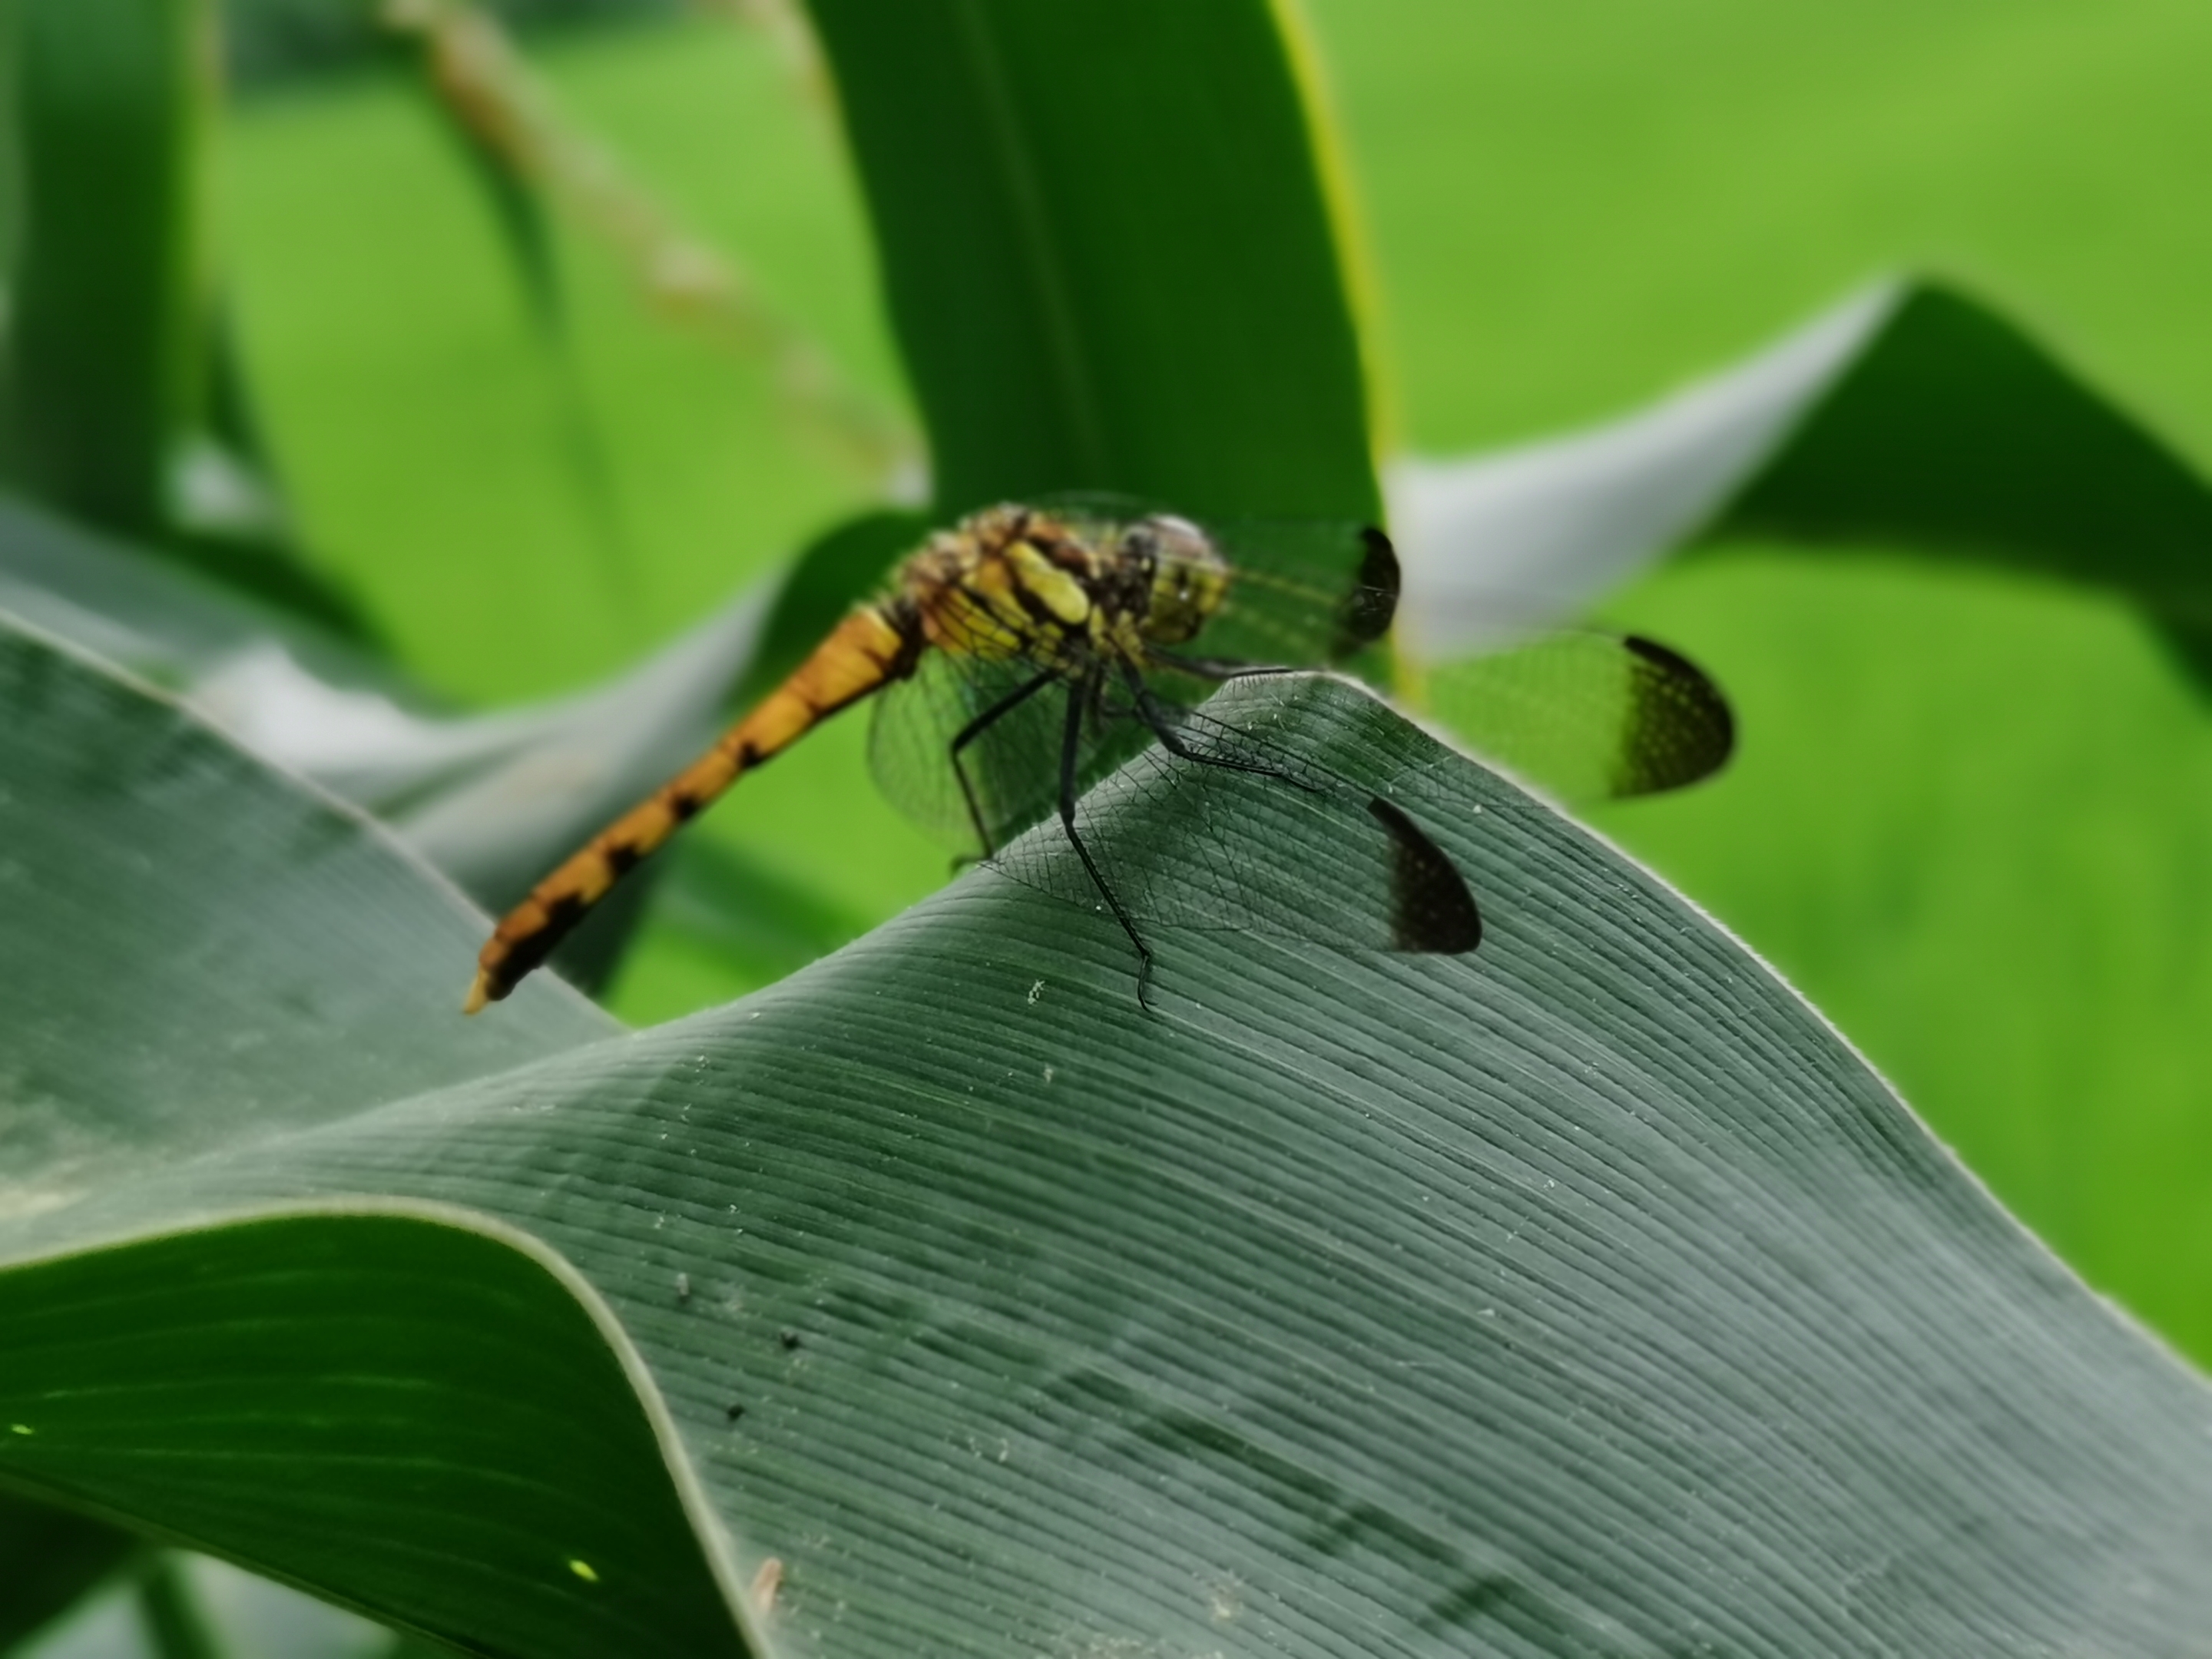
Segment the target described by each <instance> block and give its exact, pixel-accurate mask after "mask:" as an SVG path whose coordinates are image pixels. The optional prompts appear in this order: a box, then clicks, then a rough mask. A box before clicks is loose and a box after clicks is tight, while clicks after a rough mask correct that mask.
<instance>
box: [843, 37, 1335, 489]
mask: <svg viewBox="0 0 2212 1659" xmlns="http://www.w3.org/2000/svg"><path fill="white" fill-rule="evenodd" d="M810 10H811V13H812V15H813V17H814V21H815V25H816V27H817V30H818V32H819V33H820V36H821V40H822V45H823V50H824V52H825V53H826V54H827V57H828V58H829V65H830V68H831V70H832V71H833V72H834V73H835V75H836V80H837V87H838V92H839V95H840V100H841V106H842V111H843V113H844V118H845V124H846V130H847V132H848V136H849V137H850V139H851V142H852V146H853V153H854V161H855V162H856V163H857V165H858V166H859V167H860V177H861V181H862V183H863V185H865V186H866V191H867V197H868V204H869V209H870V213H871V216H872V220H873V222H874V227H875V232H876V240H877V252H878V258H879V260H880V262H881V265H882V270H883V280H884V297H885V300H886V301H887V303H888V305H889V307H890V313H891V317H892V320H893V322H894V324H895V325H896V329H897V331H898V338H899V343H900V345H901V346H902V349H903V350H904V353H905V356H906V362H907V368H908V374H909V376H910V377H911V379H912V380H913V383H914V386H915V396H916V398H917V401H918V402H919V403H920V404H921V410H922V414H923V416H924V419H925V421H926V422H927V425H928V428H929V437H930V442H931V446H932V449H933V458H934V462H935V465H936V493H937V499H938V504H939V507H940V508H943V509H945V510H946V511H957V510H964V509H965V508H967V507H973V506H975V505H978V504H980V503H981V502H984V501H992V500H996V499H998V498H1000V497H1005V496H1012V497H1016V498H1018V497H1020V496H1022V495H1028V494H1033V493H1038V492H1042V491H1048V490H1055V489H1112V490H1121V491H1126V492H1128V493H1130V494H1133V495H1141V496H1146V497H1149V498H1153V499H1158V500H1161V501H1170V502H1174V503H1176V504H1177V505H1179V506H1181V507H1184V508H1185V509H1186V510H1188V511H1190V512H1194V513H1201V514H1211V515H1216V516H1226V515H1234V514H1239V513H1276V514H1285V515H1313V516H1322V517H1333V518H1363V519H1368V520H1372V519H1374V518H1375V517H1376V513H1377V502H1376V495H1375V485H1374V482H1373V476H1372V472H1371V467H1370V460H1369V456H1368V443H1367V431H1366V408H1367V404H1366V395H1365V388H1364V383H1363V380H1362V373H1363V371H1362V364H1361V359H1360V352H1359V345H1358V338H1357V336H1356V334H1355V332H1354V330H1353V325H1352V313H1351V309H1350V304H1349V299H1348V295H1347V292H1346V279H1345V275H1344V271H1343V269H1342V265H1341V255H1340V251H1339V247H1338V243H1337V240H1336V226H1335V225H1334V222H1332V218H1331V215H1330V212H1329V210H1328V202H1327V200H1326V198H1325V195H1324V192H1323V190H1322V184H1321V175H1320V173H1319V172H1318V170H1317V168H1316V163H1315V139H1314V137H1313V135H1312V134H1311V132H1310V130H1309V115H1308V112H1307V109H1306V106H1305V104H1304V100H1303V99H1302V97H1301V95H1300V88H1299V84H1298V79H1297V75H1296V74H1295V72H1294V71H1295V68H1296V65H1295V64H1294V61H1293V59H1292V57H1291V49H1290V47H1289V46H1288V45H1287V44H1286V42H1285V38H1284V36H1283V35H1282V33H1280V32H1279V28H1278V21H1277V17H1276V15H1275V10H1274V8H1273V7H1272V6H1270V5H1268V4H1267V3H1265V0H1214V3H1210V4H1206V5H1203V6H1193V5H1188V4H1183V3H1178V0H1122V3H1115V4H1108V3H1103V0H1082V3H1078V4H1062V5H1052V6H1022V5H1006V4H1003V3H992V0H923V3H902V4H896V5H886V4H884V3H881V0H813V3H812V4H811V6H810Z"/></svg>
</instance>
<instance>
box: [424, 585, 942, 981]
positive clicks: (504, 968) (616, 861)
mask: <svg viewBox="0 0 2212 1659" xmlns="http://www.w3.org/2000/svg"><path fill="white" fill-rule="evenodd" d="M923 643H924V641H923V637H922V631H921V617H920V615H919V613H918V612H917V611H915V607H914V606H913V605H912V603H911V602H910V601H908V600H906V599H894V600H892V601H890V603H889V604H886V605H871V606H868V607H866V608H865V609H862V610H860V611H854V612H853V614H852V615H851V616H849V617H846V619H845V620H844V621H843V622H842V623H840V624H839V625H838V627H837V629H836V631H835V632H833V633H832V634H831V635H829V638H827V639H825V640H823V641H822V643H821V644H820V645H818V646H817V647H815V648H814V650H813V652H812V653H811V654H810V655H809V656H808V657H807V659H806V660H805V662H803V663H801V664H799V666H798V667H797V668H796V669H794V670H793V671H792V673H791V674H790V676H789V677H788V678H786V679H785V680H784V682H783V684H781V685H779V686H777V687H776V689H775V690H773V691H771V692H769V694H768V696H765V697H764V698H763V699H762V700H761V701H760V702H758V703H757V704H756V705H755V706H754V707H753V708H752V710H751V711H750V713H748V714H746V715H745V716H744V719H742V720H739V721H738V723H737V724H736V725H735V726H732V727H731V728H730V729H729V730H728V731H727V732H724V733H723V734H722V735H721V737H720V738H718V739H717V740H716V741H715V744H714V747H713V748H712V749H709V750H708V751H707V752H706V753H705V754H703V755H702V756H700V757H699V758H698V759H697V760H695V761H693V762H692V763H691V764H690V765H689V766H687V767H685V768H684V769H683V770H682V771H681V772H678V774H677V775H675V776H674V777H672V778H671V779H670V780H669V781H667V782H666V783H664V784H663V785H661V786H660V787H659V788H658V789H656V790H654V791H653V793H652V794H650V795H648V796H647V797H646V798H645V799H643V800H641V801H640V802H639V803H638V804H637V805H635V806H633V807H631V808H630V809H629V811H627V812H625V813H623V815H622V817H618V818H617V819H616V820H615V821H614V822H613V823H611V824H609V825H608V826H607V827H606V828H605V829H602V830H601V831H599V834H598V835H596V836H592V839H591V841H590V842H587V843H586V845H585V846H584V847H583V848H580V850H579V851H577V852H576V853H574V854H571V855H570V856H569V858H568V860H567V861H566V862H565V863H563V864H562V866H560V867H559V868H558V869H556V871H554V872H553V873H552V874H551V875H550V876H548V877H546V878H545V879H544V880H543V881H541V882H539V883H538V885H537V886H535V887H533V888H532V889H531V890H530V896H528V897H527V898H526V899H524V900H523V901H522V902H521V903H520V904H518V905H516V906H515V907H514V908H513V909H512V910H510V911H508V912H507V915H506V916H505V917H504V918H503V919H502V920H501V922H500V924H499V927H497V929H495V931H494V933H492V936H491V938H490V939H489V940H487V941H486V942H485V945H484V947H483V951H481V952H479V953H478V955H477V976H476V981H475V982H474V983H473V984H472V985H471V986H470V987H469V994H468V997H467V1000H465V1002H464V1003H463V1004H462V1008H463V1010H464V1012H468V1013H471V1014H472V1013H474V1012H477V1010H478V1009H479V1008H482V1007H483V1006H484V1005H485V1004H486V1003H489V1002H497V1001H499V1000H501V998H503V997H504V996H506V995H507V993H508V992H510V991H512V990H513V988H514V987H515V986H516V985H518V984H520V982H521V981H522V978H523V975H526V974H527V973H529V972H530V970H531V969H533V968H536V967H537V966H538V964H539V963H543V962H544V960H545V958H546V957H548V956H550V954H551V953H552V951H553V948H554V946H556V945H558V944H559V943H560V942H561V941H562V939H564V938H566V937H567V936H568V933H571V932H572V931H573V930H574V928H575V927H576V926H577V924H578V923H580V922H581V921H583V919H584V918H585V916H586V915H588V914H590V911H591V908H592V906H593V905H595V904H597V903H598V902H599V901H600V900H601V899H602V898H605V896H606V895H607V892H608V890H610V889H611V888H612V887H613V886H614V884H615V883H616V882H617V881H619V880H620V879H621V878H623V875H624V874H625V873H627V872H629V871H630V870H632V869H634V868H635V866H637V865H638V864H640V863H641V862H642V861H643V860H645V859H647V857H649V856H650V855H651V854H653V853H654V852H655V851H656V850H658V849H659V847H660V846H661V844H662V843H663V842H665V841H667V839H668V838H669V837H670V836H672V835H674V834H675V833H676V831H677V829H678V828H680V827H681V826H682V825H683V824H684V823H685V822H686V821H687V820H689V819H690V818H692V817H696V816H697V815H698V814H699V812H700V811H702V810H703V809H704V808H705V807H706V806H707V805H708V804H709V803H710V802H711V801H713V800H714V798H715V797H716V796H718V795H720V793H722V792H723V791H724V790H726V789H727V788H728V787H730V786H731V785H732V784H733V783H735V782H736V781H738V779H739V778H741V777H743V776H744V775H745V774H746V773H747V772H749V771H751V770H752V769H754V768H755V767H757V766H759V765H761V764H762V763H764V762H766V761H769V760H771V759H773V758H774V757H775V756H777V755H778V754H781V752H782V751H783V750H786V749H787V748H789V747H790V746H791V745H792V744H794V743H796V742H797V741H798V740H799V738H802V737H805V735H806V733H807V732H811V730H813V729H814V727H815V726H818V725H820V724H821V723H822V722H823V720H827V719H828V718H829V716H830V715H832V714H836V712H837V711H838V710H839V709H841V708H849V707H850V706H851V705H852V704H854V703H855V702H859V701H860V699H861V698H863V697H865V696H867V695H868V694H869V693H870V692H872V691H875V690H880V689H881V688H882V687H884V686H885V685H887V684H890V682H891V681H893V680H896V679H903V678H905V677H906V676H907V675H908V674H910V673H912V672H913V671H914V665H915V660H916V659H917V658H918V657H919V656H920V654H921V650H922V647H923Z"/></svg>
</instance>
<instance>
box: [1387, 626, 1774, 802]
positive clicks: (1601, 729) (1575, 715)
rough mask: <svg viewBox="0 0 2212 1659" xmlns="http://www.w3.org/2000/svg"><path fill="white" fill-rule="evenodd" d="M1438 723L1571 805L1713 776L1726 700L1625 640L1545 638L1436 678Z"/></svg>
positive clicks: (1657, 648)
mask: <svg viewBox="0 0 2212 1659" xmlns="http://www.w3.org/2000/svg"><path fill="white" fill-rule="evenodd" d="M1428 690H1429V699H1428V701H1429V706H1430V708H1431V709H1432V710H1433V712H1434V713H1435V714H1436V715H1437V718H1438V719H1439V720H1442V721H1443V723H1444V724H1445V725H1446V726H1449V727H1450V728H1451V729H1452V730H1453V731H1454V732H1455V733H1457V734H1458V735H1459V736H1460V737H1461V738H1463V739H1464V740H1465V741H1466V742H1467V743H1468V745H1469V746H1470V747H1472V748H1473V749H1474V750H1476V751H1477V752H1478V753H1480V754H1482V755H1485V756H1487V757H1490V758H1491V759H1493V760H1496V761H1498V762H1499V763H1502V764H1504V766H1505V767H1506V768H1508V769H1510V770H1511V771H1513V772H1515V773H1517V774H1518V775H1521V776H1522V777H1524V778H1526V779H1528V781H1530V782H1532V783H1534V784H1537V785H1538V786H1540V787H1543V788H1545V789H1548V790H1550V791H1551V792H1552V793H1554V794H1557V795H1559V796H1560V797H1561V798H1562V799H1568V800H1581V801H1589V800H1608V799H1620V798H1622V797H1625V796H1630V795H1646V794H1651V793H1656V792H1657V791H1659V790H1663V789H1675V788H1679V787H1681V786H1682V785H1684V784H1687V783H1695V782H1696V781H1698V780H1699V779H1700V778H1704V777H1707V776H1710V775H1711V774H1712V773H1714V772H1716V771H1717V770H1718V769H1720V767H1721V765H1722V764H1723V763H1724V762H1725V761H1726V760H1727V759H1728V757H1729V751H1730V750H1732V749H1733V748H1734V747H1735V719H1734V716H1733V715H1732V714H1730V713H1729V705H1728V700H1727V699H1726V698H1725V697H1723V696H1722V695H1721V692H1720V689H1719V688H1718V687H1717V686H1716V685H1715V684H1713V682H1712V681H1711V679H1710V678H1707V677H1706V676H1705V672H1704V671H1702V670H1700V669H1699V667H1698V666H1697V665H1696V664H1694V663H1692V662H1691V661H1690V660H1689V659H1687V658H1686V657H1683V656H1680V655H1679V654H1678V653H1675V652H1673V651H1670V650H1668V648H1667V647H1665V646H1662V645H1659V644H1656V643H1654V642H1653V641H1650V640H1646V639H1644V638H1641V637H1640V636H1638V635H1632V634H1607V633H1601V632H1595V631H1592V632H1587V633H1561V634H1556V635H1543V636H1541V637H1540V638H1537V639H1535V640H1533V641H1528V642H1526V643H1523V644H1521V645H1518V646H1516V647H1511V648H1510V649H1508V650H1504V651H1501V652H1499V653H1496V654H1494V655H1492V656H1486V657H1475V658H1470V659H1467V660H1465V661H1462V662H1455V663H1452V664H1449V665H1445V666H1443V667H1441V668H1438V669H1437V670H1435V671H1433V672H1432V674H1431V678H1430V679H1429V683H1428Z"/></svg>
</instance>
